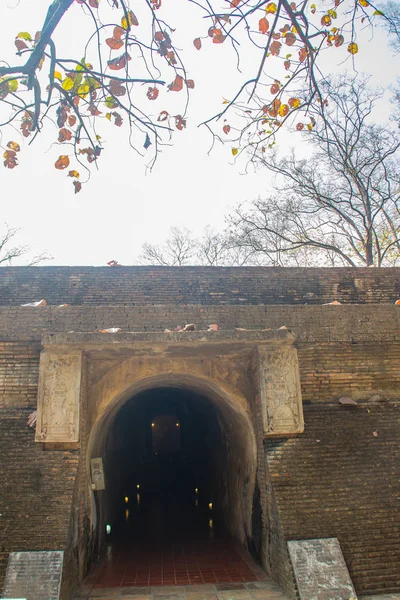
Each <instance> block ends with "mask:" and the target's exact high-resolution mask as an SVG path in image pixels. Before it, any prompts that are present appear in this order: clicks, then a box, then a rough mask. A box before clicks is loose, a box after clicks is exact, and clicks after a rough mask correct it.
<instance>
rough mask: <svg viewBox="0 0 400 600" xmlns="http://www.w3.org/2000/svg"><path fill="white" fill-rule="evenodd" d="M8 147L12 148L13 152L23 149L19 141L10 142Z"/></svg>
mask: <svg viewBox="0 0 400 600" xmlns="http://www.w3.org/2000/svg"><path fill="white" fill-rule="evenodd" d="M7 148H10V150H13V152H19V151H20V150H21V148H20V145H19V144H17V142H8V143H7Z"/></svg>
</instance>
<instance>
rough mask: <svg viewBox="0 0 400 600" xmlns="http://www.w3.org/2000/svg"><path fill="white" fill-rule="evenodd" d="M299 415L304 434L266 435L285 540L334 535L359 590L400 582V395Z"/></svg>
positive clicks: (395, 587) (314, 408) (385, 588)
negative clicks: (392, 400)
mask: <svg viewBox="0 0 400 600" xmlns="http://www.w3.org/2000/svg"><path fill="white" fill-rule="evenodd" d="M304 417H305V421H306V429H305V432H304V434H302V435H301V436H299V437H298V438H296V439H288V440H276V441H267V442H266V443H265V451H266V457H267V463H268V469H269V474H270V479H271V481H272V485H273V490H274V494H275V498H276V503H277V507H278V514H279V520H280V524H281V528H282V531H283V535H284V538H285V540H291V539H304V538H313V537H316V538H319V537H321V538H324V537H337V538H338V539H339V541H340V544H341V546H342V549H343V553H344V556H345V559H346V562H347V565H348V567H349V570H350V574H351V577H352V579H353V581H354V584H355V586H356V589H357V592H358V593H359V594H361V593H373V592H375V593H379V592H384V591H390V590H399V589H400V544H399V534H400V461H399V447H400V403H392V404H391V403H385V404H382V405H360V406H340V405H330V406H316V405H314V406H305V407H304ZM374 431H375V432H377V434H378V437H375V436H374V435H373V432H374Z"/></svg>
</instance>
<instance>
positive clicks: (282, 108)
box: [278, 104, 289, 117]
mask: <svg viewBox="0 0 400 600" xmlns="http://www.w3.org/2000/svg"><path fill="white" fill-rule="evenodd" d="M278 112H279V116H281V117H286V115H287V114H288V112H289V107H288V105H287V104H281V105H280V107H279V111H278Z"/></svg>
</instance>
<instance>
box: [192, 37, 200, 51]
mask: <svg viewBox="0 0 400 600" xmlns="http://www.w3.org/2000/svg"><path fill="white" fill-rule="evenodd" d="M193 45H194V47H195V48H196V49H197V50H200V49H201V39H200V38H196V39H195V40H193Z"/></svg>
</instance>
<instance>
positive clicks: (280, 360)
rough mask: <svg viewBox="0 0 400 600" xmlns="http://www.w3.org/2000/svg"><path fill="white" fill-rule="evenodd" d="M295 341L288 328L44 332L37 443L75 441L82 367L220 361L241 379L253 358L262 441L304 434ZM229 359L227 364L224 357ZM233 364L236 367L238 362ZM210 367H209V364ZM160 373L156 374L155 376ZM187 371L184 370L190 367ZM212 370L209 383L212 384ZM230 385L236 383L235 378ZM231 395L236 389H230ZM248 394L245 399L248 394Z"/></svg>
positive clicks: (251, 384)
mask: <svg viewBox="0 0 400 600" xmlns="http://www.w3.org/2000/svg"><path fill="white" fill-rule="evenodd" d="M294 341H295V336H294V335H293V334H292V333H291V332H289V331H288V330H287V329H285V328H283V329H278V330H272V329H266V330H239V329H235V330H230V331H218V332H210V331H194V332H185V333H180V332H178V333H175V332H173V333H149V332H135V333H123V332H119V333H99V332H76V333H75V332H70V333H54V334H53V333H45V334H44V335H43V337H42V345H43V347H44V350H43V352H42V354H41V360H40V380H39V392H38V421H37V430H36V441H37V442H42V443H64V444H68V443H77V442H79V414H80V409H81V396H82V394H83V392H82V390H81V379H82V364H83V362H85V363H87V364H88V365H90V364H91V363H92V361H95V362H96V364H97V365H98V364H99V363H101V362H102V361H103V362H105V364H106V363H107V361H108V360H112V362H113V364H118V363H120V362H121V361H124V360H127V359H133V360H136V359H137V360H139V359H143V358H145V359H146V360H150V361H152V360H156V361H157V364H158V365H160V364H161V365H162V361H163V360H165V361H166V363H165V364H166V365H167V361H169V362H168V365H169V367H168V368H170V366H171V364H174V361H175V363H176V364H178V361H180V364H182V361H187V363H188V365H190V362H191V361H196V360H197V361H199V359H200V360H201V361H202V362H203V361H204V362H205V363H207V361H208V362H209V361H211V362H213V364H215V360H217V359H218V358H219V357H224V360H225V367H224V368H225V370H227V372H229V371H230V370H231V371H233V372H236V370H237V369H238V364H239V365H240V369H241V370H242V371H243V373H246V372H247V371H249V372H250V371H251V369H248V367H249V366H250V365H251V364H252V363H253V360H254V357H255V356H256V357H257V361H256V362H257V368H256V369H255V370H254V371H253V376H252V377H250V381H249V384H250V386H251V388H253V389H252V391H251V392H250V394H249V397H248V401H249V410H250V411H251V407H250V396H251V397H253V398H254V397H256V398H259V404H260V406H261V412H262V422H263V431H264V435H266V436H285V435H293V434H297V433H300V432H301V431H303V428H304V422H303V413H302V404H301V394H300V383H299V373H298V363H297V353H296V349H295V347H294V345H293V344H294ZM230 357H231V358H230ZM238 357H240V358H239V360H238ZM210 364H211V363H210ZM161 371H162V369H161ZM189 371H190V367H189ZM211 371H212V370H210V375H209V376H210V377H211V378H213V375H212V374H211ZM233 380H234V378H233ZM233 392H234V390H233ZM246 395H247V394H246Z"/></svg>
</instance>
